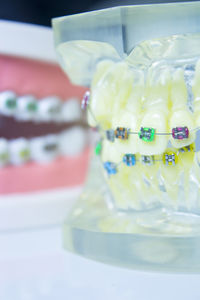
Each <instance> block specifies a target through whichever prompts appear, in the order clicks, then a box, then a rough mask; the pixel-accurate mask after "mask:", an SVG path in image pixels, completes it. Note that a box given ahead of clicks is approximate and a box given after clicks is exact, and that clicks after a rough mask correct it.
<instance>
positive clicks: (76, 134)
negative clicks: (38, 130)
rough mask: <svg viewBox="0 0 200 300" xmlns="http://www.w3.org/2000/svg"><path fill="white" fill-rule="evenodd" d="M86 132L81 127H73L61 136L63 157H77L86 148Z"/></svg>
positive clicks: (60, 143) (60, 145)
mask: <svg viewBox="0 0 200 300" xmlns="http://www.w3.org/2000/svg"><path fill="white" fill-rule="evenodd" d="M86 141H87V134H86V130H85V129H83V128H81V127H80V126H76V127H73V128H71V129H68V130H66V131H64V132H62V133H61V134H60V135H59V147H60V153H61V154H62V155H69V156H76V155H79V154H80V153H81V152H82V151H83V150H84V148H85V145H86Z"/></svg>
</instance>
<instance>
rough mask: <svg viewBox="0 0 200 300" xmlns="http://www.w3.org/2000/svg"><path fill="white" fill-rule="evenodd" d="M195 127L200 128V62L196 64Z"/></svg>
mask: <svg viewBox="0 0 200 300" xmlns="http://www.w3.org/2000/svg"><path fill="white" fill-rule="evenodd" d="M192 90H193V94H194V116H195V125H196V126H197V127H199V126H200V60H199V61H198V62H197V64H196V68H195V76H194V83H193V87H192Z"/></svg>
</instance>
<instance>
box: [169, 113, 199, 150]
mask: <svg viewBox="0 0 200 300" xmlns="http://www.w3.org/2000/svg"><path fill="white" fill-rule="evenodd" d="M169 124H170V130H171V132H172V129H173V128H177V127H187V128H188V129H189V137H188V138H184V139H181V140H180V139H174V138H173V137H172V136H171V137H170V141H171V143H172V145H173V146H174V147H175V148H181V147H184V146H187V145H190V144H192V143H193V142H194V140H195V137H196V134H195V131H194V130H193V131H192V129H194V128H195V123H194V120H193V115H192V113H191V112H189V111H187V110H186V109H185V110H178V111H175V112H174V113H172V116H171V118H170V122H169Z"/></svg>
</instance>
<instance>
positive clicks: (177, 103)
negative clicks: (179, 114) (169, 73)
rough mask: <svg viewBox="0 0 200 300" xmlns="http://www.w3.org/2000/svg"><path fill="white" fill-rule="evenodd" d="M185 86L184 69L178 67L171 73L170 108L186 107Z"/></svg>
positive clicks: (186, 95)
mask: <svg viewBox="0 0 200 300" xmlns="http://www.w3.org/2000/svg"><path fill="white" fill-rule="evenodd" d="M187 97H188V94H187V87H186V83H185V80H184V70H183V69H178V70H176V72H175V73H174V75H173V78H172V85H171V100H172V110H173V111H175V110H180V109H183V108H186V105H187Z"/></svg>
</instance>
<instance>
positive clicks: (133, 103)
mask: <svg viewBox="0 0 200 300" xmlns="http://www.w3.org/2000/svg"><path fill="white" fill-rule="evenodd" d="M133 74H134V75H133V78H134V81H133V88H132V91H131V92H130V95H129V96H128V99H127V102H126V105H125V110H127V111H129V112H131V113H135V114H139V113H140V110H141V100H142V97H143V94H144V74H143V72H137V73H136V72H135V73H133ZM119 113H120V112H119Z"/></svg>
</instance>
